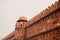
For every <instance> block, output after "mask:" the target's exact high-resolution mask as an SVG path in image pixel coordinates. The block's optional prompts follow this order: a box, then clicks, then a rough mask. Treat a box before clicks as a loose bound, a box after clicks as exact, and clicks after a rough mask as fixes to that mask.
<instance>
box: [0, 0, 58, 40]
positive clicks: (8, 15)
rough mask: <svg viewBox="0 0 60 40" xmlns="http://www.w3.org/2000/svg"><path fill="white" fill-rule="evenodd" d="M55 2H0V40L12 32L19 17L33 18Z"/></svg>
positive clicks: (47, 0)
mask: <svg viewBox="0 0 60 40" xmlns="http://www.w3.org/2000/svg"><path fill="white" fill-rule="evenodd" d="M55 1H57V0H0V40H1V39H2V38H4V37H5V36H7V35H8V34H10V33H11V32H12V31H14V28H15V23H16V20H17V19H18V18H19V17H20V16H25V17H27V19H28V20H29V19H31V18H33V17H34V16H35V15H37V14H38V13H40V12H41V11H42V10H43V9H45V8H47V7H48V6H49V5H51V4H53V3H54V2H55Z"/></svg>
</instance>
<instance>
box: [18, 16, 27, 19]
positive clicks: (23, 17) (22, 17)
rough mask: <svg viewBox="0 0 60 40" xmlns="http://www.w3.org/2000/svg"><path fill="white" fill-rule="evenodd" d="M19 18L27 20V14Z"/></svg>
mask: <svg viewBox="0 0 60 40" xmlns="http://www.w3.org/2000/svg"><path fill="white" fill-rule="evenodd" d="M19 20H27V18H26V17H25V16H21V17H19Z"/></svg>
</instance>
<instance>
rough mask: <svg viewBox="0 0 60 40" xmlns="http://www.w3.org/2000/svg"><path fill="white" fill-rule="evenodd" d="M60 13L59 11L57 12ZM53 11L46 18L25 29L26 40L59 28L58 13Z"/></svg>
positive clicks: (59, 16)
mask: <svg viewBox="0 0 60 40" xmlns="http://www.w3.org/2000/svg"><path fill="white" fill-rule="evenodd" d="M59 11H60V10H59ZM59 11H55V12H53V13H52V14H51V15H49V16H48V17H46V18H44V19H43V20H41V21H38V22H37V23H35V24H33V25H31V26H29V27H28V28H26V38H28V37H31V36H34V35H37V34H38V33H41V32H44V31H47V30H49V29H53V28H55V27H57V26H60V12H59Z"/></svg>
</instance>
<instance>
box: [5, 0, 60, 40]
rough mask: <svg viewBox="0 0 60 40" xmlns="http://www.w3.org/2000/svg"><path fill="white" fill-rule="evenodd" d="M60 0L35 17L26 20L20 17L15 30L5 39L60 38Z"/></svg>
mask: <svg viewBox="0 0 60 40" xmlns="http://www.w3.org/2000/svg"><path fill="white" fill-rule="evenodd" d="M59 2H60V0H59V1H58V2H55V3H54V4H52V5H51V6H48V8H46V9H45V10H43V11H42V12H40V13H38V14H37V15H36V16H35V17H33V18H32V19H30V20H29V21H27V20H26V17H24V16H23V17H20V18H19V19H18V21H17V22H16V25H15V31H14V32H13V33H12V34H10V35H8V37H6V38H5V40H60V5H59V4H60V3H59Z"/></svg>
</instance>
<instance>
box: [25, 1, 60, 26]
mask: <svg viewBox="0 0 60 40" xmlns="http://www.w3.org/2000/svg"><path fill="white" fill-rule="evenodd" d="M59 7H60V5H59V4H58V2H57V1H56V2H55V3H54V4H52V5H51V6H48V8H46V9H45V10H43V11H42V12H40V13H38V15H36V16H35V17H33V18H32V19H31V20H29V21H28V22H27V23H26V24H25V25H26V27H28V26H29V25H31V24H33V23H35V22H36V21H38V20H40V19H41V18H43V17H45V16H46V15H49V14H51V13H52V12H54V11H55V10H57V9H58V8H59Z"/></svg>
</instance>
